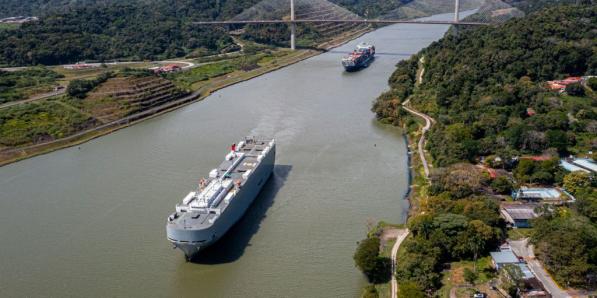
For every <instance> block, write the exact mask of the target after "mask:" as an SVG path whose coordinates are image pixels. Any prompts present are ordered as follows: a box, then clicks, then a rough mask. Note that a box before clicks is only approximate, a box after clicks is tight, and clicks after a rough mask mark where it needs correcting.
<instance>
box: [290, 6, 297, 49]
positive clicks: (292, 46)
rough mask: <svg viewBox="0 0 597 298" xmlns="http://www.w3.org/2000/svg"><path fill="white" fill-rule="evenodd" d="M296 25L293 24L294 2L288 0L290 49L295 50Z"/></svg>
mask: <svg viewBox="0 0 597 298" xmlns="http://www.w3.org/2000/svg"><path fill="white" fill-rule="evenodd" d="M295 38H296V24H295V23H294V0H290V49H291V50H296V44H295Z"/></svg>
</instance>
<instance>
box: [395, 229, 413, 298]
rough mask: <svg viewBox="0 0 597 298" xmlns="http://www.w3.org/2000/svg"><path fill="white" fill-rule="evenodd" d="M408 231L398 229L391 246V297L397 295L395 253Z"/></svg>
mask: <svg viewBox="0 0 597 298" xmlns="http://www.w3.org/2000/svg"><path fill="white" fill-rule="evenodd" d="M409 232H410V231H409V230H408V229H400V230H399V231H398V237H397V238H396V243H394V246H393V247H392V296H391V297H392V298H397V297H398V281H396V255H397V254H398V249H399V248H400V244H402V242H403V241H404V239H406V237H407V236H408V233H409Z"/></svg>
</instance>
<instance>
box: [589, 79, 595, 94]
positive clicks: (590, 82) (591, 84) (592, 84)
mask: <svg viewBox="0 0 597 298" xmlns="http://www.w3.org/2000/svg"><path fill="white" fill-rule="evenodd" d="M587 86H589V88H591V89H592V90H593V91H595V92H597V78H590V79H589V80H587Z"/></svg>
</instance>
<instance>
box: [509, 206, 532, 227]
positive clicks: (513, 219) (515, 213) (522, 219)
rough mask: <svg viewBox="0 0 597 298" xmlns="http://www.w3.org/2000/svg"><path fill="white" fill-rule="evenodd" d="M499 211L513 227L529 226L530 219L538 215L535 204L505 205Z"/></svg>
mask: <svg viewBox="0 0 597 298" xmlns="http://www.w3.org/2000/svg"><path fill="white" fill-rule="evenodd" d="M500 213H501V214H502V217H503V218H504V219H505V220H506V222H507V223H508V224H509V225H510V226H512V227H515V228H530V227H531V223H530V220H531V219H533V218H536V217H538V215H537V213H535V205H531V204H521V205H505V206H503V207H502V208H500Z"/></svg>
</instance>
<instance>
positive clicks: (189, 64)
mask: <svg viewBox="0 0 597 298" xmlns="http://www.w3.org/2000/svg"><path fill="white" fill-rule="evenodd" d="M139 63H158V64H169V63H177V64H184V65H185V66H183V67H182V69H189V68H193V67H195V66H197V64H196V63H193V62H191V61H186V60H162V61H149V62H148V61H122V62H106V63H85V64H86V65H90V66H94V67H100V66H101V65H102V64H105V65H122V64H139ZM73 65H74V64H63V65H51V66H57V67H65V66H73ZM30 67H31V66H19V67H5V68H0V70H2V71H8V72H14V71H19V70H23V69H27V68H30Z"/></svg>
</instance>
